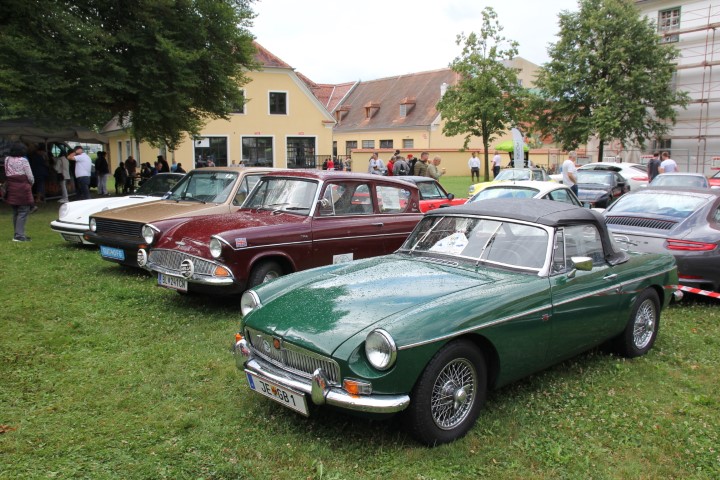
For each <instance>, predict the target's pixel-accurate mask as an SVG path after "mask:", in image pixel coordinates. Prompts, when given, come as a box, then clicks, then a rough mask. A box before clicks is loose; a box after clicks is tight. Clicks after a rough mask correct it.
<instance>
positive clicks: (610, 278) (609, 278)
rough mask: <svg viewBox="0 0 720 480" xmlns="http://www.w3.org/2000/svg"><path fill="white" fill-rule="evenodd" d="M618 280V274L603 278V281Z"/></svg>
mask: <svg viewBox="0 0 720 480" xmlns="http://www.w3.org/2000/svg"><path fill="white" fill-rule="evenodd" d="M616 278H617V273H613V274H611V275H605V276H604V277H603V280H615V279H616Z"/></svg>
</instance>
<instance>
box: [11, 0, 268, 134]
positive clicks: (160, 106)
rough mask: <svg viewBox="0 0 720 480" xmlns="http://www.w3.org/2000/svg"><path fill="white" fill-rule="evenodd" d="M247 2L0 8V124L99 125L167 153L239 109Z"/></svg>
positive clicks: (82, 0) (247, 63)
mask: <svg viewBox="0 0 720 480" xmlns="http://www.w3.org/2000/svg"><path fill="white" fill-rule="evenodd" d="M251 1H252V0H123V1H120V0H5V2H4V6H3V8H2V9H1V10H0V117H1V118H11V117H30V118H34V119H36V120H38V121H40V122H44V123H45V125H46V126H57V125H52V124H53V123H55V124H56V123H58V122H63V123H68V122H70V123H73V122H74V123H79V124H86V125H103V124H105V123H106V122H107V121H108V120H110V119H111V118H112V117H114V116H118V117H119V118H120V119H121V121H123V122H126V123H128V124H129V125H131V126H132V127H131V128H132V131H133V133H134V135H135V137H136V138H137V139H139V140H146V141H148V142H150V143H151V144H154V145H164V144H165V145H168V146H170V147H171V148H173V147H174V146H175V145H176V144H177V143H179V142H180V141H181V140H182V138H183V136H184V133H185V132H188V133H190V134H195V133H197V132H198V131H199V130H200V128H201V127H202V125H203V124H204V123H205V122H206V121H207V120H208V119H212V118H225V117H227V115H229V113H230V112H231V111H232V108H233V106H236V105H239V104H241V103H242V102H243V98H242V91H241V86H242V84H243V83H246V82H247V77H246V76H245V73H246V72H247V70H248V69H250V68H254V66H255V65H254V47H253V45H252V36H251V34H250V33H249V32H248V30H247V27H248V26H249V25H250V23H251V20H252V18H253V16H254V14H253V12H252V11H251V9H250V6H249V5H250V2H251Z"/></svg>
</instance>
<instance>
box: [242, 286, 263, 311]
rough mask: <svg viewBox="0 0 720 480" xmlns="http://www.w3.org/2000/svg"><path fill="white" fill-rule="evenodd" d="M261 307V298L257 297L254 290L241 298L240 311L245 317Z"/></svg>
mask: <svg viewBox="0 0 720 480" xmlns="http://www.w3.org/2000/svg"><path fill="white" fill-rule="evenodd" d="M259 306H260V297H258V296H257V293H255V292H253V291H252V290H248V291H247V292H245V293H243V294H242V297H241V298H240V311H241V312H242V314H243V317H244V316H246V315H247V314H248V313H250V312H252V311H253V310H255V309H257V308H258V307H259Z"/></svg>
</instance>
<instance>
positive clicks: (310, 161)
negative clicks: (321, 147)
mask: <svg viewBox="0 0 720 480" xmlns="http://www.w3.org/2000/svg"><path fill="white" fill-rule="evenodd" d="M287 166H288V168H315V167H316V166H317V157H316V156H315V137H288V138H287Z"/></svg>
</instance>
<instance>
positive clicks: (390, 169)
mask: <svg viewBox="0 0 720 480" xmlns="http://www.w3.org/2000/svg"><path fill="white" fill-rule="evenodd" d="M398 158H402V157H400V156H395V155H393V157H392V158H391V159H390V160H389V161H388V163H387V175H388V177H392V176H393V168H395V162H396V161H397V159H398Z"/></svg>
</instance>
